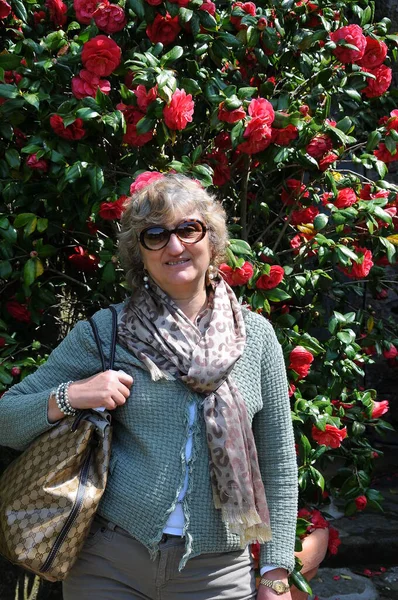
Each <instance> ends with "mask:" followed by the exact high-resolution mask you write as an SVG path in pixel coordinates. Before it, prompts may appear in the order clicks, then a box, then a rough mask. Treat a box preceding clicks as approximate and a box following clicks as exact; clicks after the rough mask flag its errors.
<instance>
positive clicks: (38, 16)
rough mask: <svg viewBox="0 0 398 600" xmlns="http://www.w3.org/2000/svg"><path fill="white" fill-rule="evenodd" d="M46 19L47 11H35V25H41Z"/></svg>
mask: <svg viewBox="0 0 398 600" xmlns="http://www.w3.org/2000/svg"><path fill="white" fill-rule="evenodd" d="M0 3H1V0H0ZM45 20H46V13H45V12H44V10H38V11H34V13H33V23H34V25H35V27H36V26H37V25H39V24H40V23H43V21H45Z"/></svg>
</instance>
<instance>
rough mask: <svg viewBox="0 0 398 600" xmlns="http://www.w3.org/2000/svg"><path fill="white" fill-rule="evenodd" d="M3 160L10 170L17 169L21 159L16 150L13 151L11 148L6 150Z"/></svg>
mask: <svg viewBox="0 0 398 600" xmlns="http://www.w3.org/2000/svg"><path fill="white" fill-rule="evenodd" d="M5 158H6V161H7V163H8V164H9V166H10V169H19V167H20V165H21V158H20V156H19V153H18V152H17V151H16V150H14V149H13V148H10V149H9V150H7V151H6V153H5Z"/></svg>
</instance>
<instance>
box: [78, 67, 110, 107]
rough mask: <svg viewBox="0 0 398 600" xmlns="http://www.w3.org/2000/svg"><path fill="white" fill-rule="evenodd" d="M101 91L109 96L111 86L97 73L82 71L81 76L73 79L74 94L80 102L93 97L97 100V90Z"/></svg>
mask: <svg viewBox="0 0 398 600" xmlns="http://www.w3.org/2000/svg"><path fill="white" fill-rule="evenodd" d="M98 89H100V90H101V92H102V93H103V94H109V92H110V91H111V84H110V83H109V81H108V80H107V79H100V78H99V77H98V75H95V73H91V71H87V69H82V70H81V71H80V73H79V75H76V76H75V77H72V94H73V95H74V96H75V98H77V99H78V100H81V99H82V98H86V97H87V96H91V97H92V98H95V95H96V93H97V90H98Z"/></svg>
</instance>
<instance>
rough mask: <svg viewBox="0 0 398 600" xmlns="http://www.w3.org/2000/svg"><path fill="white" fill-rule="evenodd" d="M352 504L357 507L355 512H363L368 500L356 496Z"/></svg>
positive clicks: (364, 497)
mask: <svg viewBox="0 0 398 600" xmlns="http://www.w3.org/2000/svg"><path fill="white" fill-rule="evenodd" d="M354 502H355V506H356V507H357V510H364V509H365V508H366V505H367V503H368V499H367V498H366V496H357V497H356V498H355V500H354Z"/></svg>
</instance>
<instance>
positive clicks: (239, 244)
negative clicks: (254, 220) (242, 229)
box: [229, 239, 253, 256]
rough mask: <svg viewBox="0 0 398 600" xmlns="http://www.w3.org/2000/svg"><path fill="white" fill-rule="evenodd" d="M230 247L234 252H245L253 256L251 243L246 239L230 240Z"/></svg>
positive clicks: (246, 254)
mask: <svg viewBox="0 0 398 600" xmlns="http://www.w3.org/2000/svg"><path fill="white" fill-rule="evenodd" d="M229 248H230V250H232V252H233V253H234V254H243V255H244V256H253V252H252V249H251V247H250V245H249V244H248V243H247V242H245V241H244V240H235V239H232V240H229Z"/></svg>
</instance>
